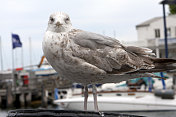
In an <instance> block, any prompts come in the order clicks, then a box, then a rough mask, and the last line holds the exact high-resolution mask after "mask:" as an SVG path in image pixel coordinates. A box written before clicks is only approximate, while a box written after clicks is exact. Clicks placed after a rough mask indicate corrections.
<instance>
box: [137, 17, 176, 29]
mask: <svg viewBox="0 0 176 117" xmlns="http://www.w3.org/2000/svg"><path fill="white" fill-rule="evenodd" d="M167 17H170V18H176V15H169V16H167ZM162 18H163V17H154V18H152V19H149V20H147V21H145V22H143V23H141V24H138V25H136V28H139V27H146V26H150V24H151V23H152V22H155V21H157V20H160V19H162Z"/></svg>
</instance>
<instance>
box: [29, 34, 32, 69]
mask: <svg viewBox="0 0 176 117" xmlns="http://www.w3.org/2000/svg"><path fill="white" fill-rule="evenodd" d="M29 63H30V69H32V47H31V37H29Z"/></svg>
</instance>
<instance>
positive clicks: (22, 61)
mask: <svg viewBox="0 0 176 117" xmlns="http://www.w3.org/2000/svg"><path fill="white" fill-rule="evenodd" d="M21 66H22V68H23V67H24V60H23V46H22V47H21Z"/></svg>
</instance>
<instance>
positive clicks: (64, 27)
mask: <svg viewBox="0 0 176 117" xmlns="http://www.w3.org/2000/svg"><path fill="white" fill-rule="evenodd" d="M71 27H72V24H71V21H70V17H69V16H68V15H67V14H66V13H63V12H57V13H53V14H51V15H50V18H49V21H48V28H47V30H48V31H53V32H57V33H60V32H67V31H69V30H70V29H71Z"/></svg>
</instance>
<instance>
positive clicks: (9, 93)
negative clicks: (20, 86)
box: [6, 83, 13, 108]
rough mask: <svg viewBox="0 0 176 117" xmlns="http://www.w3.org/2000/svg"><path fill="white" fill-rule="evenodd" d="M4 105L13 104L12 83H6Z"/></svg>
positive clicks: (8, 106)
mask: <svg viewBox="0 0 176 117" xmlns="http://www.w3.org/2000/svg"><path fill="white" fill-rule="evenodd" d="M6 99H7V100H6V107H7V108H11V107H12V106H13V96H12V84H11V83H7V89H6Z"/></svg>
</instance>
